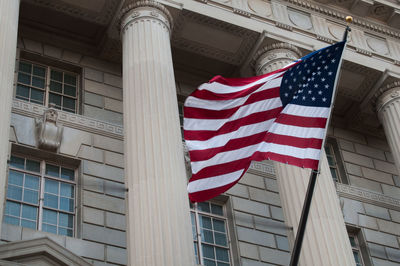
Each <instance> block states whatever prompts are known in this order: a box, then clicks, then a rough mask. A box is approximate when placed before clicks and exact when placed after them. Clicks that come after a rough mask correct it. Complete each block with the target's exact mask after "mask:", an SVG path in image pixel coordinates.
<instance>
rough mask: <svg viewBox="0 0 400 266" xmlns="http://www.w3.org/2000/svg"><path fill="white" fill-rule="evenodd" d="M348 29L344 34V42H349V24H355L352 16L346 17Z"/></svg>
mask: <svg viewBox="0 0 400 266" xmlns="http://www.w3.org/2000/svg"><path fill="white" fill-rule="evenodd" d="M346 22H347V24H346V29H345V30H344V34H343V41H347V34H348V33H349V31H351V29H350V27H349V24H350V23H351V22H353V17H352V16H347V17H346Z"/></svg>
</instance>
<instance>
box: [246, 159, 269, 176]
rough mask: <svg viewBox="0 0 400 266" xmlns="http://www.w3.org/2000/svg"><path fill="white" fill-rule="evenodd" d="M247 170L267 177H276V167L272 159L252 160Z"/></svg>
mask: <svg viewBox="0 0 400 266" xmlns="http://www.w3.org/2000/svg"><path fill="white" fill-rule="evenodd" d="M247 172H249V173H253V174H258V175H262V176H267V177H273V178H275V177H276V173H275V168H274V165H273V164H272V161H264V162H251V164H250V167H249V170H247Z"/></svg>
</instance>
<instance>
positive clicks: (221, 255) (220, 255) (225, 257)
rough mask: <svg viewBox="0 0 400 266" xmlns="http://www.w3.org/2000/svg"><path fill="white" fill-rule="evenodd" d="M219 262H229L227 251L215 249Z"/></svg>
mask: <svg viewBox="0 0 400 266" xmlns="http://www.w3.org/2000/svg"><path fill="white" fill-rule="evenodd" d="M215 253H216V257H217V260H220V261H225V262H229V253H228V250H227V249H224V248H217V247H216V248H215Z"/></svg>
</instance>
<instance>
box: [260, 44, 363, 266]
mask: <svg viewBox="0 0 400 266" xmlns="http://www.w3.org/2000/svg"><path fill="white" fill-rule="evenodd" d="M300 54H301V53H300V51H299V50H298V49H297V48H296V47H294V46H293V45H290V44H285V43H279V44H273V45H271V46H267V47H265V48H263V49H261V50H260V51H259V53H257V54H256V55H258V58H255V62H256V63H255V70H256V74H257V75H262V74H265V73H268V72H271V71H274V70H277V69H279V68H282V67H283V66H285V65H287V64H289V63H291V62H292V61H293V60H295V59H297V58H298V57H300ZM320 164H321V173H320V174H319V175H318V177H317V183H316V187H315V190H314V195H313V199H312V203H311V209H310V214H309V217H308V222H307V226H306V231H305V236H304V240H303V244H302V248H301V254H300V260H299V262H300V265H303V266H311V265H315V266H317V265H332V266H336V265H355V263H354V258H353V254H352V250H351V247H350V242H349V238H348V235H347V232H346V227H345V224H344V220H343V214H342V212H341V209H340V204H339V199H338V196H337V194H336V189H335V185H334V183H333V179H332V177H331V174H330V169H329V165H328V162H327V159H326V156H325V153H323V154H322V156H321V162H320ZM274 166H275V170H276V173H277V180H278V185H279V195H280V197H281V202H282V207H283V212H284V216H285V222H286V224H287V226H288V227H289V228H293V231H292V232H290V233H289V234H288V235H289V241H290V242H291V247H292V248H293V243H294V238H295V236H296V234H297V230H298V226H299V221H300V216H301V211H302V208H303V203H304V198H305V194H306V191H307V186H308V182H309V179H310V173H311V170H310V169H302V168H299V167H296V166H291V165H286V164H283V163H277V162H275V163H274Z"/></svg>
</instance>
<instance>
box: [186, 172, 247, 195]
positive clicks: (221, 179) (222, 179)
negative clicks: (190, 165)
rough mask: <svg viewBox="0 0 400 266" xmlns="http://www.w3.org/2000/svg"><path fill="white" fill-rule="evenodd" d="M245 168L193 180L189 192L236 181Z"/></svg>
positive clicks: (189, 185)
mask: <svg viewBox="0 0 400 266" xmlns="http://www.w3.org/2000/svg"><path fill="white" fill-rule="evenodd" d="M243 171H244V169H242V170H239V171H235V172H230V173H228V174H225V175H219V176H212V177H208V178H204V179H198V180H195V181H191V182H190V183H189V184H188V187H187V189H188V192H189V193H194V192H198V191H203V190H207V189H212V188H217V187H222V186H225V185H228V184H230V183H233V182H235V181H236V180H238V179H239V178H240V176H241V175H242V173H243Z"/></svg>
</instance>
